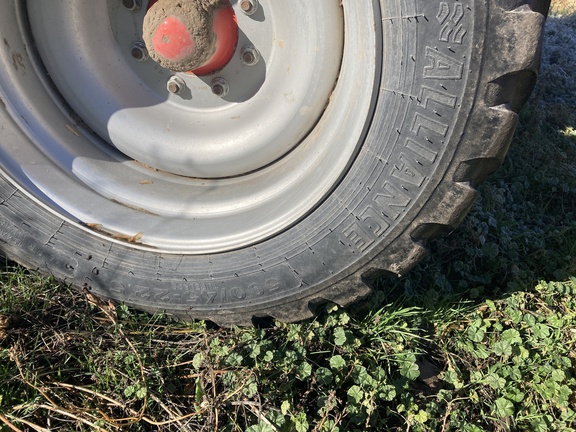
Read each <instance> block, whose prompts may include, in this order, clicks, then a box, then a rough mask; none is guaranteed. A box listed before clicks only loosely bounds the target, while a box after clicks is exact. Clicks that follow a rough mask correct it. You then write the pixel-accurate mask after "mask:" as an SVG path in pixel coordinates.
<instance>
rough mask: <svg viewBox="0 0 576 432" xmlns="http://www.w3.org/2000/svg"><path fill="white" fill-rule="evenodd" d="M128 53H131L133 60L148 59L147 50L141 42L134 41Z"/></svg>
mask: <svg viewBox="0 0 576 432" xmlns="http://www.w3.org/2000/svg"><path fill="white" fill-rule="evenodd" d="M130 54H132V57H133V58H134V59H135V60H138V61H145V60H148V50H147V49H146V45H144V43H143V42H134V44H133V45H132V49H131V50H130Z"/></svg>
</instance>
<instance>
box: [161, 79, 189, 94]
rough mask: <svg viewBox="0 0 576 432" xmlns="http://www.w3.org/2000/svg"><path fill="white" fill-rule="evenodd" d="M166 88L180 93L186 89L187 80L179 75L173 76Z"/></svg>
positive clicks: (173, 92) (174, 92)
mask: <svg viewBox="0 0 576 432" xmlns="http://www.w3.org/2000/svg"><path fill="white" fill-rule="evenodd" d="M166 89H167V90H168V91H169V92H170V93H172V94H180V93H182V92H183V91H184V89H186V82H185V81H184V80H183V79H182V78H180V77H179V76H172V77H170V79H169V80H168V83H167V84H166Z"/></svg>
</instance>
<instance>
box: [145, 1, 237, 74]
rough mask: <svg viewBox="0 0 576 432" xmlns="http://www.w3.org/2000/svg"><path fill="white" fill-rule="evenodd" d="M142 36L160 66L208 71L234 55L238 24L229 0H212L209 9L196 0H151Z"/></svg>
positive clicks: (213, 70)
mask: <svg viewBox="0 0 576 432" xmlns="http://www.w3.org/2000/svg"><path fill="white" fill-rule="evenodd" d="M154 5H156V6H155V7H154V8H153V6H154ZM144 39H145V42H146V45H147V48H148V51H149V52H150V56H151V57H152V58H153V59H154V60H155V61H157V62H158V63H159V64H160V65H162V66H163V67H166V68H168V69H171V70H174V71H179V72H183V71H186V72H191V73H194V74H196V75H207V74H210V73H212V72H215V71H217V70H219V69H222V68H223V67H224V66H226V64H228V62H229V61H230V59H231V58H232V56H233V55H234V52H235V50H236V45H237V43H238V24H237V21H236V15H235V14H234V10H233V9H232V6H231V5H230V3H229V2H228V1H218V0H215V1H214V4H213V6H212V9H210V10H205V9H204V8H203V7H202V6H201V5H200V3H199V2H196V1H195V0H180V1H179V2H173V1H171V0H152V1H151V2H150V4H149V8H148V13H147V15H146V18H145V22H144Z"/></svg>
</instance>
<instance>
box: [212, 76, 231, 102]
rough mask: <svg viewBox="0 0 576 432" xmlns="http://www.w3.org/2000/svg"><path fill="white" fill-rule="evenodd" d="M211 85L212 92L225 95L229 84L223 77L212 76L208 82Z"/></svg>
mask: <svg viewBox="0 0 576 432" xmlns="http://www.w3.org/2000/svg"><path fill="white" fill-rule="evenodd" d="M210 86H211V87H212V93H214V94H215V95H216V96H218V97H221V98H223V97H225V96H226V95H227V94H228V92H229V91H230V86H229V85H228V82H227V81H226V80H225V79H224V78H214V79H213V80H212V82H211V83H210Z"/></svg>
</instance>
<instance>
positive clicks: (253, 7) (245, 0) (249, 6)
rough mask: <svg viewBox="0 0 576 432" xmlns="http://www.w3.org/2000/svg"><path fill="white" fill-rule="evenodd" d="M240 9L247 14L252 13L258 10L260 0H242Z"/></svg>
mask: <svg viewBox="0 0 576 432" xmlns="http://www.w3.org/2000/svg"><path fill="white" fill-rule="evenodd" d="M240 9H241V10H242V12H244V13H245V14H246V15H252V14H254V13H255V12H256V11H257V10H258V0H241V1H240Z"/></svg>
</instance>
